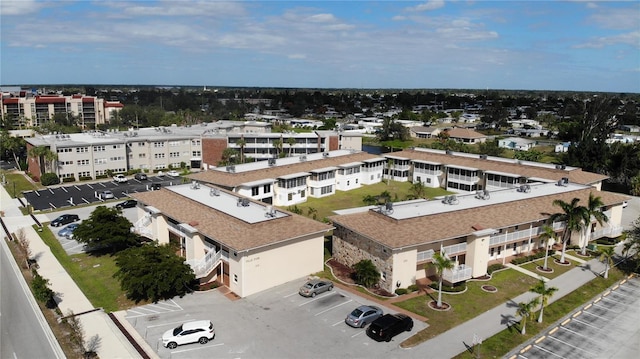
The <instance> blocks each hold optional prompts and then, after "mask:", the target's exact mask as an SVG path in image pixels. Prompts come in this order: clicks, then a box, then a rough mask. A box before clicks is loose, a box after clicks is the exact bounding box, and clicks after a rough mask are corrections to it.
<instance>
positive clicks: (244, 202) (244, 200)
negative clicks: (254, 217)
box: [236, 198, 249, 207]
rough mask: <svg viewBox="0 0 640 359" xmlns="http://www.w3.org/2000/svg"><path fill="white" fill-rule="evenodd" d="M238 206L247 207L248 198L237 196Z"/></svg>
mask: <svg viewBox="0 0 640 359" xmlns="http://www.w3.org/2000/svg"><path fill="white" fill-rule="evenodd" d="M236 206H238V207H249V199H247V198H238V202H237V203H236Z"/></svg>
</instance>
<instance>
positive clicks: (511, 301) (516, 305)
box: [507, 299, 518, 308]
mask: <svg viewBox="0 0 640 359" xmlns="http://www.w3.org/2000/svg"><path fill="white" fill-rule="evenodd" d="M517 307H518V303H516V302H514V301H513V299H509V300H508V301H507V308H517Z"/></svg>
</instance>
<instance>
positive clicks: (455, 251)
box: [442, 243, 467, 256]
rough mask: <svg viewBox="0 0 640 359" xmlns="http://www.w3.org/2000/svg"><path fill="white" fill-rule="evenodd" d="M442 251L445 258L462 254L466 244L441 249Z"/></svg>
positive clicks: (465, 249)
mask: <svg viewBox="0 0 640 359" xmlns="http://www.w3.org/2000/svg"><path fill="white" fill-rule="evenodd" d="M442 250H443V251H444V253H445V254H446V255H447V256H450V255H454V254H458V253H464V252H466V251H467V243H458V244H454V245H451V246H446V247H442Z"/></svg>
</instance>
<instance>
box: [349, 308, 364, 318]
mask: <svg viewBox="0 0 640 359" xmlns="http://www.w3.org/2000/svg"><path fill="white" fill-rule="evenodd" d="M351 315H353V316H354V317H359V316H360V315H362V311H361V310H360V308H356V309H354V310H353V312H351Z"/></svg>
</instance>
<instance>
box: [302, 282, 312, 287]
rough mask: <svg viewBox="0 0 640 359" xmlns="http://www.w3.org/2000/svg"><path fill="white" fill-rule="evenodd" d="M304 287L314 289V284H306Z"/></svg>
mask: <svg viewBox="0 0 640 359" xmlns="http://www.w3.org/2000/svg"><path fill="white" fill-rule="evenodd" d="M304 287H305V288H313V284H311V283H306V284H305V285H304Z"/></svg>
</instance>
